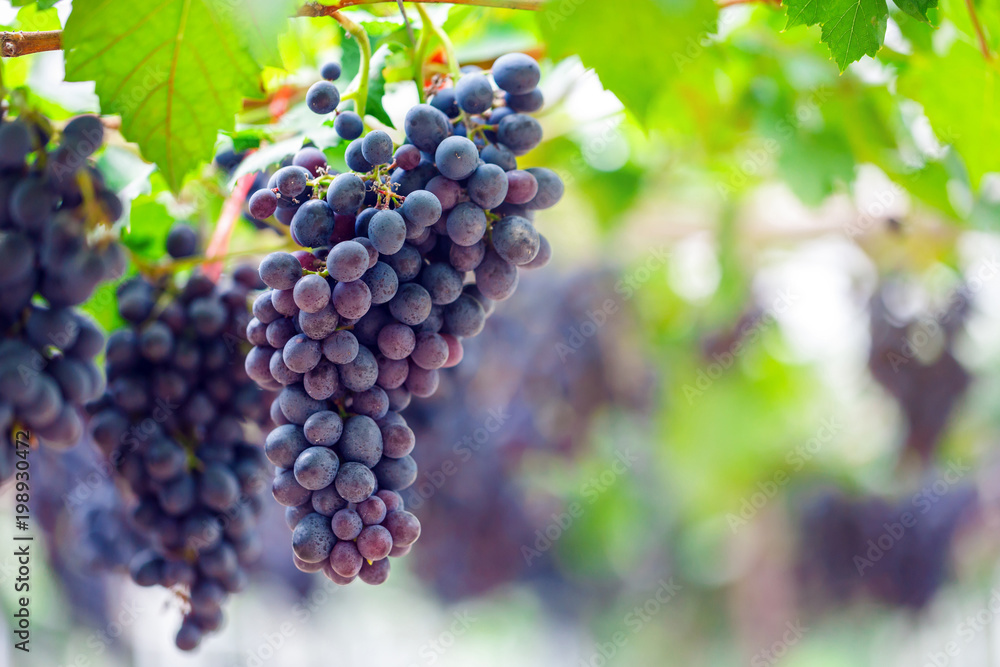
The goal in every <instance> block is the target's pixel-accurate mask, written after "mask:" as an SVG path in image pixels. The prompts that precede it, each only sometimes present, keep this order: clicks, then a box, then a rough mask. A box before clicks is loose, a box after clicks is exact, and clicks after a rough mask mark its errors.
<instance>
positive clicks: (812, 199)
mask: <svg viewBox="0 0 1000 667" xmlns="http://www.w3.org/2000/svg"><path fill="white" fill-rule="evenodd" d="M778 170H779V172H780V174H781V176H782V178H784V179H785V181H786V182H787V183H788V185H789V187H790V188H791V189H792V191H793V192H794V193H795V194H796V196H798V198H799V199H801V200H802V202H803V203H805V204H806V205H808V206H819V205H820V204H822V203H823V201H824V200H825V199H826V198H827V197H828V196H830V195H831V194H833V192H834V191H835V188H836V187H837V186H838V185H841V186H846V185H848V184H850V183H851V181H853V180H854V156H853V155H852V154H851V150H850V147H849V146H848V143H847V138H846V137H844V136H843V135H841V134H839V133H837V132H820V133H812V132H805V131H803V132H799V133H797V134H796V135H795V136H793V137H791V138H790V139H789V140H788V141H784V142H782V147H781V156H780V157H779V158H778Z"/></svg>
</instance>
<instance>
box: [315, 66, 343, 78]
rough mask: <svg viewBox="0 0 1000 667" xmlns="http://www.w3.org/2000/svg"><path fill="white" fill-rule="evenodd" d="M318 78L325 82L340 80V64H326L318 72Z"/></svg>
mask: <svg viewBox="0 0 1000 667" xmlns="http://www.w3.org/2000/svg"><path fill="white" fill-rule="evenodd" d="M319 73H320V76H322V77H323V78H324V79H326V80H327V81H336V80H337V79H339V78H340V73H341V69H340V63H338V62H328V63H325V64H324V65H323V66H322V67H321V68H320V70H319Z"/></svg>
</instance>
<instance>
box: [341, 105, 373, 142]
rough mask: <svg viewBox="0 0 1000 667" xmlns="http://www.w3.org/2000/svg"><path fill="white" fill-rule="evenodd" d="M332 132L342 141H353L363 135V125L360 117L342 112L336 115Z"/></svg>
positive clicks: (353, 113) (350, 112) (348, 112)
mask: <svg viewBox="0 0 1000 667" xmlns="http://www.w3.org/2000/svg"><path fill="white" fill-rule="evenodd" d="M333 131H334V132H336V133H337V135H338V136H340V137H341V138H342V139H346V140H347V141H354V140H355V139H357V138H358V137H360V136H361V135H362V134H363V133H364V131H365V124H364V122H363V121H362V120H361V116H359V115H358V114H356V113H355V112H353V111H342V112H341V113H339V114H337V118H336V120H334V121H333Z"/></svg>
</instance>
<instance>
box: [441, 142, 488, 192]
mask: <svg viewBox="0 0 1000 667" xmlns="http://www.w3.org/2000/svg"><path fill="white" fill-rule="evenodd" d="M434 163H435V164H436V165H437V168H438V170H439V171H440V172H441V175H442V176H444V177H445V178H450V179H451V180H453V181H461V180H463V179H466V178H468V177H469V176H471V175H472V172H474V171H475V170H476V167H477V166H479V149H477V148H476V145H475V144H474V143H472V142H471V141H470V140H469V139H466V138H465V137H448V138H447V139H445V140H444V141H442V142H441V143H440V144H439V145H438V147H437V150H436V151H435V152H434Z"/></svg>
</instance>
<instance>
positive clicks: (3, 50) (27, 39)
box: [0, 30, 62, 58]
mask: <svg viewBox="0 0 1000 667" xmlns="http://www.w3.org/2000/svg"><path fill="white" fill-rule="evenodd" d="M61 48H62V30H40V31H35V32H0V55H2V56H3V57H4V58H17V57H18V56H26V55H28V54H29V53H41V52H42V51H58V50H59V49H61Z"/></svg>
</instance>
